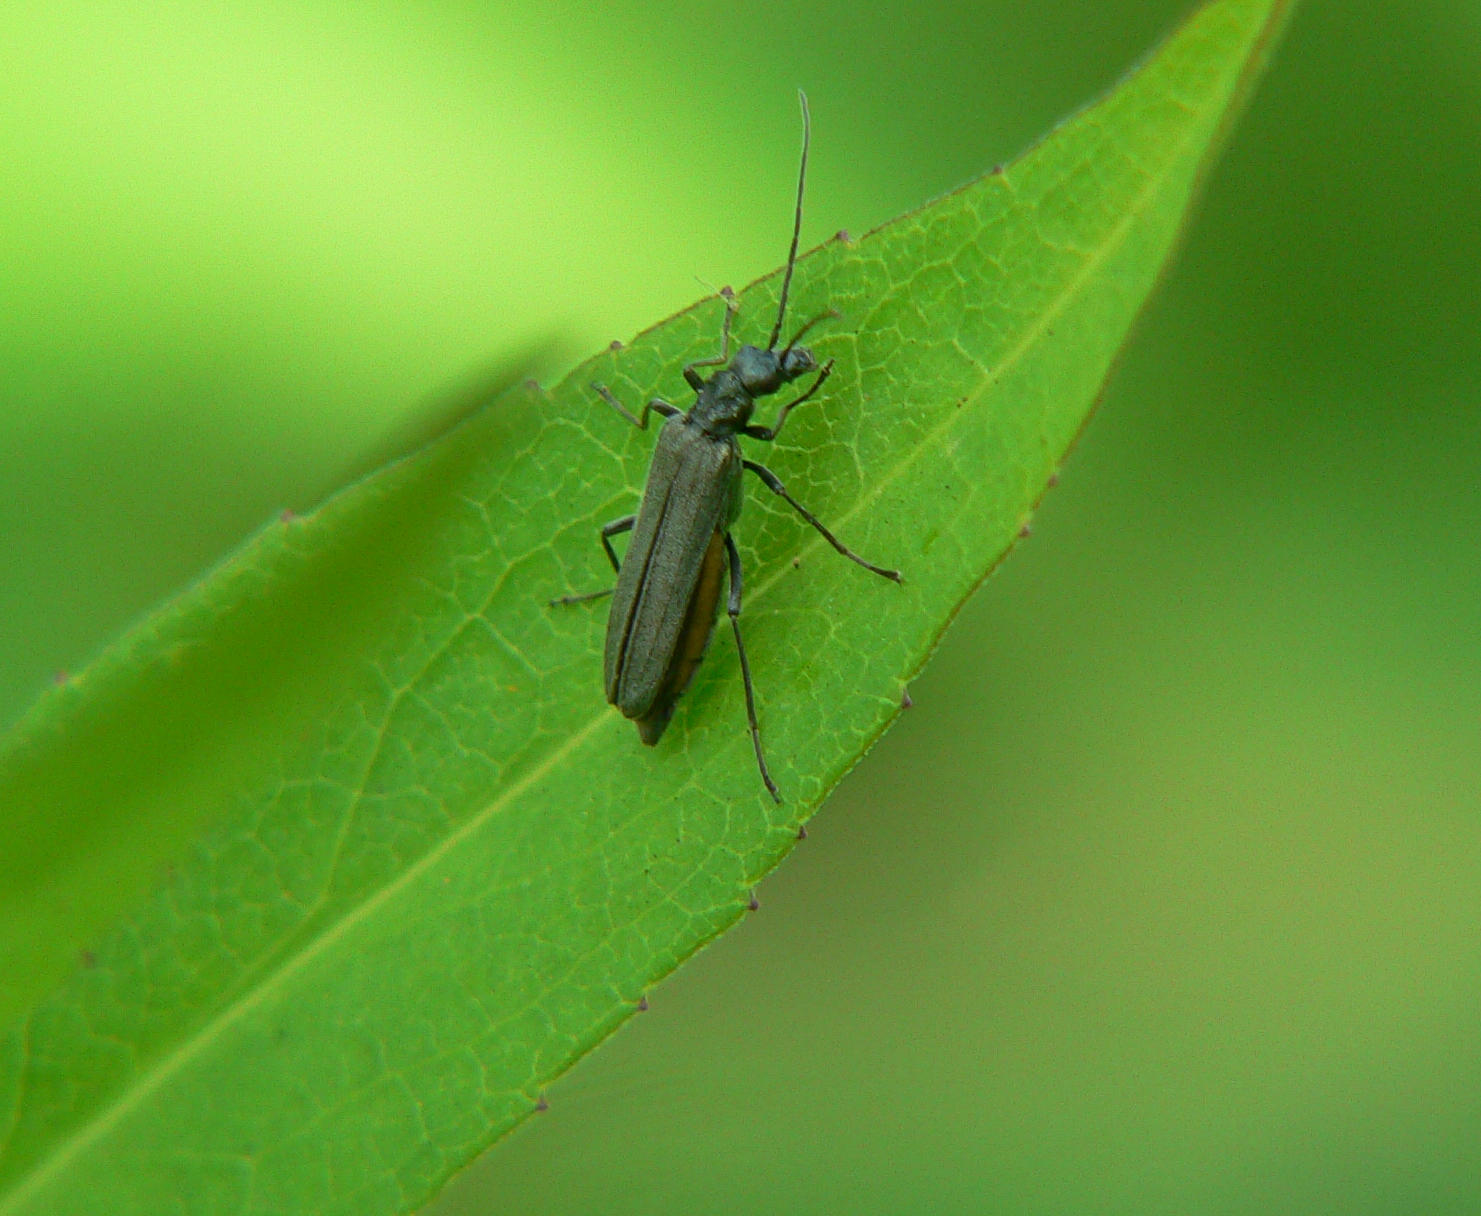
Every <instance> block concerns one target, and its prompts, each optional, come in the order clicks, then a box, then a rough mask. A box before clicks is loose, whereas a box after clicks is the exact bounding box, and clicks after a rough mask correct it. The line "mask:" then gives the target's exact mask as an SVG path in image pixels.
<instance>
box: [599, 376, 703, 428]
mask: <svg viewBox="0 0 1481 1216" xmlns="http://www.w3.org/2000/svg"><path fill="white" fill-rule="evenodd" d="M591 387H592V388H594V389H595V390H596V391H597V392H598V393H599V394H600V395H601V398H602V400H603V401H605V402H606V403H607V404H608V405H610V406H611V407H612V408H613V409H614V410H616V411H617V412H618V413H619V414H621V415H622V416H623V417H624V418H626V419H627V420H628V421H629V422H631V423H632V424H633V426H635V427H637V428H638V430H640V431H646V430H647V429H648V415H649V414H657V415H659V416H660V417H661V418H672V417H673V416H674V415H675V414H682V413H683V412H684V411H683V410H681V409H680V408H679V407H678V406H676V405H670V404H669V403H668V402H667V401H664V400H662V399H661V398H658V397H654V398H653V400H652V401H650V402H648V404H647V405H645V406H644V407H643V412H642V413H641V414H636V415H635V414H634V413H633V412H632V411H631V410H630V409H628V408H627V406H625V405H623V404H622V402H620V401H619V400H617V398H616V397H615V396H613V394H612V390H611V389H609V388H608V387H607V386H606V385H605V384H593V385H592V386H591Z"/></svg>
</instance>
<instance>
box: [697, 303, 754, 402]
mask: <svg viewBox="0 0 1481 1216" xmlns="http://www.w3.org/2000/svg"><path fill="white" fill-rule="evenodd" d="M720 294H721V295H722V296H723V297H724V298H725V320H724V321H722V322H721V323H720V353H719V354H718V355H714V356H712V357H711V358H709V359H696V360H695V361H694V362H693V363H689V364H686V365H685V367H684V380H685V381H686V382H687V383H688V385H689V387H690V388H692V389H693V390H694V391H695V392H696V393H697V392H699V390H700V389H702V388H704V383H705V381H704V377H703V376H701V375H700V374H699V373H698V372H697V371H695V370H694V369H695V368H696V367H720V366H722V365H724V364H726V363H729V362H730V321H731V318H733V317H734V316H735V314H736V310H737V309H739V308H740V305H739V304H737V303H736V302H735V293H734V292H733V291H731V290H730V288H728V287H722V288H720Z"/></svg>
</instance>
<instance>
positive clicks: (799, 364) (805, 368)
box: [730, 346, 818, 397]
mask: <svg viewBox="0 0 1481 1216" xmlns="http://www.w3.org/2000/svg"><path fill="white" fill-rule="evenodd" d="M817 366H818V361H817V360H816V359H814V358H813V354H812V351H810V350H808V349H807V347H805V346H789V347H787V349H786V350H784V351H775V350H762V349H761V348H760V347H758V346H742V347H741V348H740V350H739V351H737V352H736V355H735V358H734V360H732V362H731V364H730V370H731V371H733V372H734V373H735V375H736V378H737V379H739V380H740V382H741V387H742V388H744V389H745V390H746V392H747V393H749V394H750V395H751V396H752V397H765V396H767V395H768V394H770V393H774V392H776V391H777V389H779V388H781V387H782V385H784V384H786V383H787V382H788V381H791V380H796V379H797V377H798V376H805V375H807V373H808V372H810V371H815V370H817Z"/></svg>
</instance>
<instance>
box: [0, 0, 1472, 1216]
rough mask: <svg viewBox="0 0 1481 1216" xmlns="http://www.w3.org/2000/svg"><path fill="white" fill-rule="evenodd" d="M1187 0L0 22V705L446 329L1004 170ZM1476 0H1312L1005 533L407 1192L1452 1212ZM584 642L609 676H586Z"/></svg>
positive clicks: (396, 413) (279, 478) (540, 8)
mask: <svg viewBox="0 0 1481 1216" xmlns="http://www.w3.org/2000/svg"><path fill="white" fill-rule="evenodd" d="M1187 8H1188V6H1187V4H1186V3H1185V2H1184V0H1094V2H1091V0H1085V2H1079V0H1043V2H1041V3H1037V4H1032V5H1019V4H1011V3H1008V2H1007V0H991V2H981V0H979V2H978V3H972V4H965V3H964V4H960V5H951V4H933V5H910V4H903V3H891V2H884V3H880V4H876V5H874V6H870V7H868V8H864V7H855V6H851V5H843V4H838V3H816V4H806V3H805V4H791V5H776V4H763V5H750V6H744V7H742V6H735V5H720V4H708V3H703V4H693V5H686V6H676V5H671V4H663V3H657V2H653V3H647V4H632V5H619V4H600V3H599V4H592V5H588V6H583V7H581V8H579V9H578V8H575V7H574V6H573V7H572V8H571V10H570V11H565V10H564V9H557V8H556V7H554V6H550V5H537V4H531V3H527V2H526V3H509V4H488V3H472V2H471V0H467V2H460V0H401V2H398V0H371V2H369V3H363V4H361V5H357V6H354V7H353V8H351V7H350V6H342V5H331V4H327V3H324V2H323V0H309V2H305V0H295V2H293V3H288V2H287V0H266V2H259V3H257V4H254V5H251V6H247V5H237V4H200V3H195V4H188V3H180V4H171V3H159V4H152V5H146V6H141V5H136V4H126V3H123V2H122V0H112V2H101V3H92V4H86V5H82V4H77V5H74V4H68V3H60V4H53V5H44V6H30V7H22V6H7V8H6V9H5V12H4V14H3V15H0V43H3V45H4V46H5V47H6V68H5V70H4V72H3V75H0V165H3V166H4V169H3V171H0V571H3V577H0V638H3V645H0V723H9V722H11V721H14V720H15V719H16V718H17V717H18V716H19V715H20V713H21V712H22V711H23V710H24V708H25V706H26V705H27V703H28V702H29V701H30V700H31V699H32V698H33V697H34V696H35V695H36V694H37V692H38V691H39V690H40V689H41V688H42V687H44V685H45V683H46V681H47V680H49V679H50V678H51V677H52V674H53V673H54V672H55V671H57V670H62V669H72V668H75V667H77V666H79V665H80V664H82V663H83V662H85V661H86V659H87V658H88V656H89V655H90V654H92V653H94V652H95V651H96V650H97V648H98V647H100V646H101V645H102V644H104V643H105V642H106V641H107V640H108V639H109V638H110V637H111V636H113V635H114V634H115V633H117V632H118V631H119V630H120V629H121V628H123V627H124V626H125V625H127V624H128V623H129V622H130V621H131V620H133V619H136V618H137V616H138V615H139V614H140V613H141V612H143V611H145V610H146V609H147V608H148V607H149V606H150V605H152V604H154V603H155V602H157V601H158V600H160V599H161V598H162V597H164V596H166V595H168V594H169V593H170V592H171V591H172V590H174V589H176V588H178V587H180V586H181V585H183V584H184V583H186V582H188V581H189V580H190V579H191V578H192V577H193V576H194V575H196V574H197V573H199V572H200V571H201V570H203V569H204V568H205V567H207V566H208V565H209V564H210V563H211V562H213V561H214V560H215V559H216V558H217V557H219V556H220V555H221V554H223V553H224V552H226V551H227V550H228V549H229V548H230V547H231V546H232V545H234V544H235V543H236V542H237V541H238V540H239V539H240V538H241V537H242V536H244V535H245V534H246V533H247V532H249V531H251V530H252V529H253V528H255V527H256V526H257V525H258V524H260V523H261V522H263V521H264V520H266V519H267V518H269V517H270V516H272V515H273V514H275V513H276V512H277V511H279V510H280V509H282V508H284V507H294V508H304V507H307V506H310V505H312V504H313V502H314V501H315V500H316V499H317V498H318V497H319V496H320V495H321V494H322V493H323V492H325V491H326V490H328V489H329V488H332V487H333V486H334V485H336V484H337V483H338V482H339V481H340V480H341V479H343V477H345V476H346V475H347V474H348V473H349V472H350V471H352V470H354V469H356V468H359V467H361V462H362V461H363V460H364V459H365V458H366V456H367V454H369V453H372V452H374V451H376V450H377V449H378V447H379V445H381V444H383V443H384V442H386V441H387V440H388V437H391V436H394V435H395V434H397V433H398V431H399V430H400V429H401V428H403V427H404V426H405V424H406V422H407V420H408V419H409V418H413V417H415V416H416V414H417V413H418V411H420V410H424V409H425V408H427V403H429V402H434V403H435V402H437V401H438V400H441V399H443V398H445V397H446V395H447V394H448V393H450V392H452V391H454V390H455V389H458V388H460V386H465V385H466V384H467V383H468V382H469V381H470V378H472V379H475V380H476V379H477V377H478V376H479V374H480V373H481V371H482V370H483V369H487V368H490V367H501V366H502V367H506V368H507V367H517V368H520V369H524V370H528V371H529V372H531V373H532V374H536V375H539V376H541V377H543V378H545V379H547V380H548V379H551V378H553V377H554V376H556V375H559V374H560V373H561V372H562V371H563V370H564V369H565V368H567V367H569V366H570V365H571V364H572V363H573V362H575V360H576V359H577V358H579V357H581V356H584V355H585V354H588V353H590V352H592V351H594V350H596V349H598V348H599V347H601V346H602V345H604V344H605V343H606V342H607V341H608V340H610V339H611V338H614V337H622V338H626V337H628V336H629V335H631V334H632V333H633V332H634V331H636V330H637V329H639V328H642V327H644V326H646V325H648V324H650V323H652V322H653V321H656V320H658V319H659V318H661V317H663V316H666V315H668V314H669V313H670V312H672V311H674V310H675V309H677V308H679V307H681V306H683V305H685V304H687V303H689V302H690V301H691V300H692V299H694V298H696V297H697V296H699V295H700V294H702V293H703V291H704V290H705V288H703V287H701V286H700V285H699V284H698V283H696V281H695V279H696V277H698V278H699V279H702V280H704V281H706V282H709V283H716V284H718V283H722V282H734V283H737V284H739V283H743V282H745V281H748V280H749V279H750V278H752V277H754V276H755V275H757V274H759V273H761V272H763V271H765V270H768V269H770V268H771V267H773V266H774V265H776V264H777V263H778V262H779V261H780V260H781V258H782V255H783V253H784V252H785V242H786V237H787V221H788V209H789V206H790V194H791V189H792V182H793V174H794V172H795V162H796V152H797V135H798V132H797V122H796V114H795V97H794V89H795V88H796V86H797V85H798V84H802V85H805V86H806V87H807V89H808V91H809V93H810V96H811V99H812V105H813V114H814V137H815V142H814V158H813V162H812V176H811V179H810V184H809V196H808V223H807V227H806V231H805V234H804V238H805V240H806V241H807V242H808V243H815V242H817V241H819V240H822V239H823V238H824V237H826V236H828V235H831V233H832V232H834V231H835V230H837V229H838V228H847V229H849V230H850V231H852V232H854V233H860V232H862V231H865V230H867V229H868V228H870V227H872V226H874V225H875V224H878V223H880V222H881V221H883V220H885V219H887V218H889V217H891V216H893V215H895V214H897V213H899V212H901V211H903V210H906V209H908V208H911V207H914V206H917V205H919V204H920V203H921V202H923V201H924V200H925V199H927V198H929V197H931V196H934V195H936V194H939V193H941V192H942V191H944V190H946V189H948V188H950V187H952V186H954V185H957V184H959V183H960V182H962V181H964V180H966V179H967V178H969V177H972V176H974V175H976V174H977V173H979V172H981V171H983V170H985V169H987V168H988V167H989V166H991V165H992V164H993V163H994V162H996V161H1002V160H1006V159H1008V158H1009V157H1010V156H1012V155H1014V154H1015V153H1016V152H1018V151H1019V150H1021V149H1022V148H1023V147H1024V146H1025V144H1027V143H1028V142H1030V141H1031V140H1033V139H1034V138H1036V137H1037V136H1038V135H1040V134H1041V133H1043V132H1044V131H1045V130H1046V129H1047V128H1048V127H1049V126H1050V125H1051V124H1052V123H1053V122H1054V121H1055V120H1056V119H1057V118H1059V117H1061V116H1063V115H1064V114H1065V113H1067V112H1068V111H1070V110H1072V109H1074V108H1076V107H1078V106H1079V105H1081V104H1083V103H1084V102H1086V101H1087V100H1089V99H1090V98H1091V97H1092V96H1093V95H1095V94H1097V93H1098V92H1100V91H1102V90H1103V89H1105V88H1106V87H1108V86H1109V85H1110V84H1111V83H1113V82H1114V80H1115V79H1116V78H1117V77H1118V76H1119V75H1120V74H1121V73H1122V72H1123V71H1124V70H1125V69H1126V68H1127V67H1129V66H1130V65H1131V64H1132V63H1133V62H1134V61H1135V60H1136V59H1137V58H1139V57H1140V56H1141V55H1142V54H1144V53H1145V52H1146V51H1148V50H1149V49H1150V48H1151V47H1152V45H1153V44H1154V43H1155V42H1156V41H1157V39H1158V38H1159V37H1160V36H1161V35H1162V34H1164V33H1166V32H1167V31H1168V30H1170V29H1171V28H1172V26H1173V25H1174V24H1175V23H1176V21H1177V20H1178V18H1179V17H1180V16H1182V15H1183V14H1184V13H1185V12H1186V11H1187ZM1478 267H1481V9H1478V7H1477V6H1476V5H1475V4H1474V3H1461V2H1459V0H1439V2H1436V3H1430V4H1425V5H1419V4H1414V3H1412V2H1408V0H1404V2H1401V0H1367V2H1366V3H1350V4H1342V3H1330V2H1323V0H1310V2H1309V3H1307V4H1306V6H1305V7H1304V8H1303V9H1302V10H1300V11H1299V12H1298V14H1297V17H1296V20H1295V22H1294V25H1293V27H1292V28H1291V30H1290V32H1289V36H1288V38H1287V40H1286V41H1285V43H1284V44H1283V46H1282V47H1281V48H1280V51H1279V53H1278V54H1277V56H1276V59H1275V61H1274V64H1273V66H1272V69H1271V71H1270V74H1269V75H1268V77H1267V79H1266V80H1265V82H1264V85H1263V87H1262V88H1261V90H1260V91H1259V92H1258V93H1257V95H1256V97H1255V100H1254V104H1253V106H1252V108H1251V110H1250V112H1249V113H1248V115H1247V118H1246V121H1245V122H1244V123H1243V124H1242V125H1241V126H1240V128H1239V129H1238V130H1237V132H1236V135H1235V139H1234V142H1233V144H1232V145H1231V147H1230V149H1229V152H1228V154H1227V156H1226V158H1225V160H1224V162H1223V163H1222V164H1221V166H1220V167H1219V169H1218V171H1217V172H1216V174H1215V175H1214V176H1213V177H1212V179H1211V180H1210V182H1209V185H1208V189H1207V192H1206V195H1205V198H1204V201H1203V205H1202V208H1201V210H1200V211H1199V213H1198V215H1197V216H1196V218H1195V221H1194V223H1193V224H1192V226H1191V228H1190V230H1189V233H1188V238H1187V241H1186V244H1185V248H1184V250H1183V253H1182V256H1181V257H1180V259H1179V261H1178V262H1177V264H1176V265H1175V266H1174V268H1173V270H1172V271H1171V273H1170V274H1169V276H1168V278H1167V281H1166V283H1165V285H1164V289H1163V290H1162V292H1161V293H1160V295H1159V296H1158V297H1157V299H1156V300H1155V302H1154V304H1153V305H1152V307H1151V309H1150V310H1149V312H1148V314H1147V316H1146V318H1145V320H1144V323H1143V324H1142V326H1141V327H1140V330H1139V332H1138V333H1137V335H1136V336H1135V338H1134V340H1133V343H1132V345H1131V346H1130V347H1129V349H1128V350H1127V352H1126V356H1125V358H1124V360H1123V363H1122V366H1121V368H1120V370H1119V373H1118V375H1117V376H1116V378H1115V380H1114V381H1113V383H1112V385H1111V387H1110V389H1109V391H1108V392H1107V394H1106V398H1105V401H1104V403H1103V407H1102V409H1101V411H1100V414H1099V416H1098V418H1097V419H1096V421H1095V423H1094V425H1092V427H1091V428H1090V430H1089V432H1088V434H1087V436H1086V437H1085V439H1084V440H1083V441H1082V442H1081V444H1080V447H1079V449H1078V450H1077V451H1076V453H1075V454H1074V456H1073V457H1072V459H1071V460H1070V462H1069V464H1068V466H1067V468H1066V470H1065V474H1064V478H1063V482H1062V484H1061V485H1060V487H1059V488H1058V489H1057V490H1056V491H1055V492H1054V493H1052V494H1051V495H1050V496H1049V497H1048V499H1047V500H1046V502H1045V505H1044V507H1043V509H1042V510H1041V512H1040V515H1039V518H1038V520H1037V521H1036V523H1035V534H1034V537H1033V538H1032V539H1031V540H1030V541H1029V542H1028V543H1027V544H1026V545H1025V546H1024V547H1023V548H1022V549H1021V550H1020V552H1019V553H1018V554H1017V555H1016V556H1015V557H1014V559H1013V561H1011V562H1010V563H1008V565H1007V566H1006V567H1005V568H1004V569H1003V570H1002V571H1001V572H1000V573H999V574H998V575H997V576H996V577H995V578H994V579H992V580H991V581H990V582H989V583H988V584H987V586H986V588H985V589H984V591H983V592H982V593H981V594H979V596H978V597H977V598H976V599H975V600H974V601H973V602H972V603H971V604H970V605H969V606H968V607H967V609H966V610H965V611H964V612H963V613H962V615H961V617H960V618H959V620H958V622H957V624H956V626H955V627H954V628H953V629H952V631H951V633H950V634H949V636H948V637H947V639H946V641H945V643H944V644H943V646H942V650H941V652H940V653H939V654H938V656H937V658H936V660H935V661H934V663H933V664H932V666H931V667H930V668H929V669H928V671H927V673H926V674H925V676H924V677H923V678H922V679H921V680H920V681H919V682H918V684H917V685H916V686H915V688H914V689H913V693H914V697H915V701H916V708H915V709H914V710H913V711H912V712H911V713H909V714H907V715H906V717H905V719H904V720H903V721H902V723H901V724H900V725H899V727H898V728H897V729H896V730H894V731H893V732H892V733H891V734H890V735H889V736H888V737H887V738H886V739H885V740H884V742H883V743H882V744H881V745H880V746H879V747H878V748H876V750H875V751H874V753H872V754H871V756H870V757H869V759H868V760H867V761H866V762H865V763H864V764H862V765H861V766H860V767H859V769H858V770H857V771H856V772H855V773H854V774H853V776H852V777H851V778H850V779H849V780H848V781H847V782H846V783H845V785H844V787H843V789H842V790H841V791H840V793H839V794H838V795H837V796H836V797H835V799H834V800H833V802H832V803H831V804H830V805H829V806H828V807H827V808H826V809H825V811H824V813H823V814H822V815H821V816H820V817H819V819H818V820H817V821H816V823H815V828H814V830H813V832H812V837H811V839H810V840H809V841H808V842H807V843H806V844H805V845H803V846H802V847H801V849H800V850H799V851H798V853H797V854H796V855H795V856H794V857H793V859H792V860H791V861H789V863H788V864H787V865H786V866H784V867H783V869H782V870H781V871H780V872H779V873H778V874H777V875H776V876H775V877H774V878H773V879H771V880H770V881H769V882H768V883H767V884H766V885H765V886H764V888H763V889H762V891H761V892H760V895H761V900H762V911H761V912H760V913H759V914H758V915H756V916H754V917H752V918H750V919H749V920H748V921H747V922H746V924H745V925H744V926H743V927H742V928H741V929H740V930H739V931H737V932H736V933H733V934H732V935H730V936H729V937H728V938H726V939H725V940H724V941H723V942H722V943H721V944H719V945H718V946H717V947H716V948H714V949H712V950H710V951H708V952H706V953H705V954H704V955H702V956H701V957H700V958H699V959H697V960H696V961H695V962H694V963H692V964H691V965H690V966H688V967H686V968H685V969H684V970H683V971H682V972H681V973H680V974H679V975H678V976H676V977H675V978H674V979H673V980H672V981H671V982H669V983H668V984H666V985H664V986H663V987H662V988H660V989H659V990H658V991H657V992H656V993H655V994H654V995H653V998H652V999H653V1008H652V1010H651V1011H650V1012H649V1013H648V1014H647V1015H646V1016H644V1017H643V1018H640V1019H638V1020H637V1022H636V1023H635V1024H634V1025H633V1026H631V1027H629V1028H628V1029H627V1030H625V1031H624V1032H623V1033H622V1034H621V1035H619V1036H618V1037H617V1039H616V1040H614V1041H613V1042H612V1043H611V1044H609V1045H607V1046H606V1047H604V1048H603V1049H602V1050H601V1051H600V1052H599V1053H597V1055H596V1056H594V1057H593V1058H592V1059H590V1060H588V1061H587V1062H585V1063H584V1064H583V1065H582V1066H580V1067H578V1068H577V1069H576V1070H575V1071H574V1072H573V1073H572V1074H571V1075H570V1077H568V1078H567V1079H565V1080H564V1081H562V1082H561V1083H559V1084H558V1085H557V1086H556V1087H555V1088H554V1090H553V1091H552V1093H551V1095H550V1100H551V1105H552V1109H551V1111H550V1113H548V1114H546V1115H544V1116H542V1117H541V1118H540V1119H538V1120H536V1121H535V1123H534V1124H532V1125H530V1126H527V1127H526V1128H524V1129H523V1130H521V1131H520V1132H519V1133H517V1134H516V1135H515V1136H514V1137H512V1138H511V1139H510V1140H508V1141H507V1142H505V1143H504V1144H502V1145H500V1146H498V1147H497V1148H496V1149H495V1150H494V1151H493V1152H492V1153H491V1154H489V1155H488V1157H487V1158H485V1159H484V1160H482V1161H480V1162H479V1163H478V1164H477V1165H476V1166H474V1167H473V1168H472V1169H470V1170H469V1171H467V1173H466V1174H465V1175H463V1176H462V1177H461V1178H459V1179H458V1180H457V1181H456V1182H455V1183H454V1185H453V1186H452V1187H451V1188H450V1189H449V1191H448V1192H447V1194H446V1195H445V1196H444V1198H443V1199H442V1200H441V1201H440V1202H439V1203H438V1204H437V1205H436V1206H435V1211H436V1212H437V1213H439V1214H440V1216H453V1214H454V1213H475V1212H477V1213H482V1212H494V1211H541V1212H545V1213H568V1212H569V1213H576V1212H603V1213H662V1212H674V1213H698V1212H735V1211H754V1212H787V1213H792V1212H843V1211H847V1212H853V1213H873V1212H879V1213H884V1212H901V1211H931V1212H962V1213H979V1212H1034V1213H1062V1212H1068V1211H1086V1212H1089V1211H1093V1212H1126V1213H1162V1212H1166V1213H1185V1212H1220V1213H1223V1212H1228V1213H1244V1212H1250V1213H1266V1212H1277V1211H1279V1212H1285V1211H1290V1212H1324V1211H1332V1212H1339V1211H1340V1212H1344V1213H1387V1212H1393V1213H1429V1212H1475V1211H1477V1210H1481V1034H1478V1013H1481V932H1478V923H1481V881H1478V880H1481V795H1478V788H1481V746H1478V745H1481V679H1478V677H1481V581H1478V574H1477V566H1478V562H1477V556H1478V538H1481V476H1478V474H1481V427H1478V405H1481V325H1478V324H1477V302H1478V287H1481V282H1478V279H1481V274H1478ZM593 687H594V688H595V685H594V686H593Z"/></svg>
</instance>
